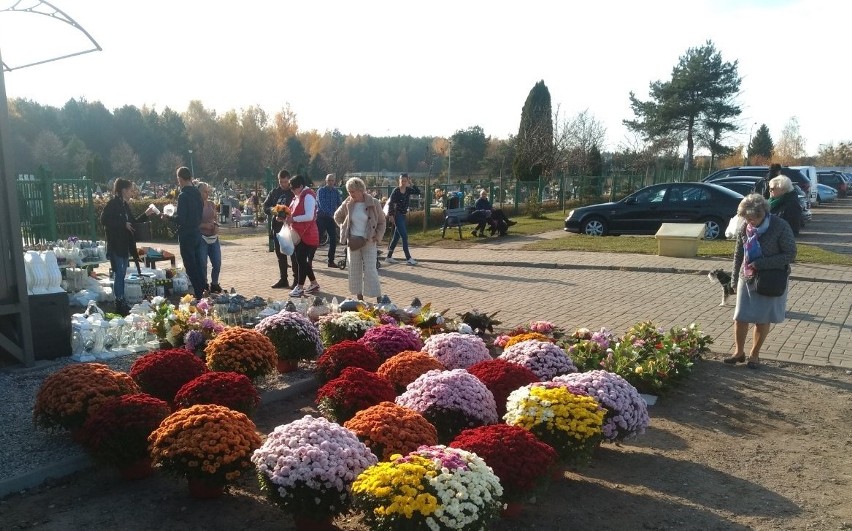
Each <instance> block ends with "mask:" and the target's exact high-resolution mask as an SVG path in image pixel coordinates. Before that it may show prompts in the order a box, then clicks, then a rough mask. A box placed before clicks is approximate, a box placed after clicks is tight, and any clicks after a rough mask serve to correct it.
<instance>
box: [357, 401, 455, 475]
mask: <svg viewBox="0 0 852 531" xmlns="http://www.w3.org/2000/svg"><path fill="white" fill-rule="evenodd" d="M343 427H344V428H347V429H349V430H352V431H353V432H354V433H355V435H357V436H358V438H359V439H360V440H361V441H362V442H363V443H364V444H366V445H367V447H368V448H370V450H371V451H372V452H373V453H374V454H376V455H377V456H378V457H379V459H380V460H382V461H385V460H388V459H390V457H391V455H393V454H407V453H408V452H412V451H414V450H416V449H417V448H419V447H420V446H422V445H432V444H438V432H437V431H435V426H432V425H431V424H429V421H428V420H426V419H425V418H424V417H423V415H421V414H420V413H417V412H416V411H412V410H411V409H408V408H407V407H402V406H398V405H396V404H394V403H393V402H382V403H380V404H376V405H375V406H370V407H368V408H366V409H362V410H361V411H359V412H358V413H355V416H354V417H352V418H351V419H349V420H347V421H346V423H345V424H344V425H343Z"/></svg>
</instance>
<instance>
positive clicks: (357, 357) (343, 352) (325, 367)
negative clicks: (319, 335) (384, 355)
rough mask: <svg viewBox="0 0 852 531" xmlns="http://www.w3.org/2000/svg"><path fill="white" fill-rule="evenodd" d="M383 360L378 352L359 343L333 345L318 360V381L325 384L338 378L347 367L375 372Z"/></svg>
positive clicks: (348, 342)
mask: <svg viewBox="0 0 852 531" xmlns="http://www.w3.org/2000/svg"><path fill="white" fill-rule="evenodd" d="M380 363H381V360H380V359H379V355H378V354H376V352H375V351H374V350H373V349H371V348H369V347H366V346H364V345H362V344H361V343H359V342H357V341H352V340H351V339H347V340H344V341H341V342H340V343H337V344H336V345H331V346H330V347H328V348H327V349H325V351H323V353H322V356H320V357H319V359H318V360H317V367H316V375H317V379H318V380H319V381H320V382H322V383H325V382H327V381H329V380H332V379H334V378H337V377H338V376H340V373H341V372H343V369H345V368H347V367H360V368H362V369H364V370H366V371H375V370H376V369H378V368H379V364H380Z"/></svg>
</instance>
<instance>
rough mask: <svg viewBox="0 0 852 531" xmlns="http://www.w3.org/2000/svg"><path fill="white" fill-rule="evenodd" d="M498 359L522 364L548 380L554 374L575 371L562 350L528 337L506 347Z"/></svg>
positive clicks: (572, 363)
mask: <svg viewBox="0 0 852 531" xmlns="http://www.w3.org/2000/svg"><path fill="white" fill-rule="evenodd" d="M498 359H503V360H506V361H509V362H512V363H517V364H518V365H522V366H524V367H526V368H527V369H529V370H531V371H532V372H534V373H535V375H536V376H538V378H539V380H542V381H544V380H550V379H552V378H553V377H555V376H559V375H562V374H568V373H570V372H577V367H575V366H574V362H573V361H571V358H569V357H568V354H566V353H565V351H564V350H562V349H561V348H559V347H558V346H556V345H554V344H553V343H551V342H549V341H538V340H536V339H530V340H527V341H521V342H520V343H517V344H515V345H512V346H511V347H509V348H507V349H506V350H504V351H503V353H502V354H500V357H499V358H498Z"/></svg>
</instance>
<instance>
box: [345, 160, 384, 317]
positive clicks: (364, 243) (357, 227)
mask: <svg viewBox="0 0 852 531" xmlns="http://www.w3.org/2000/svg"><path fill="white" fill-rule="evenodd" d="M346 193H347V194H348V195H349V197H347V198H346V199H345V200H344V201H343V204H341V205H340V207H339V208H338V209H337V210H336V211H335V212H334V221H335V223H337V225H338V226H339V227H340V243H341V245H345V246H346V252H347V253H348V256H347V263H348V264H349V292H350V293H352V294H353V295H354V296H355V297H356V298H357V299H358V300H363V299H364V295H368V296H370V297H379V296H380V295H381V294H382V288H381V286H380V285H379V271H378V269H377V268H376V260H377V257H378V244H379V243H380V242H381V241H382V237H383V236H384V235H385V228H386V226H387V221H386V219H385V214H384V212H383V211H382V202H381V201H379V200H378V199H376V198H375V197H373V196H372V195H370V194H368V193H367V187H366V186H365V185H364V181H362V180H361V179H359V178H358V177H353V178H351V179H349V180H348V181H346Z"/></svg>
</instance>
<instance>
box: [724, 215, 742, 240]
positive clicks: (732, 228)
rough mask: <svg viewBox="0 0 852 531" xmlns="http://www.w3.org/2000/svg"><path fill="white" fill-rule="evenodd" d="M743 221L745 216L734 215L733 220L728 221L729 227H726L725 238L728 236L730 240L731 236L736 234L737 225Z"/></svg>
mask: <svg viewBox="0 0 852 531" xmlns="http://www.w3.org/2000/svg"><path fill="white" fill-rule="evenodd" d="M742 221H743V218H741V217H739V216H734V217H732V218H731V221H729V222H728V228H727V229H725V238H728V239H729V240H730V239H731V238H733V237H734V236H736V234H737V227H739V226H740V223H742Z"/></svg>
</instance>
